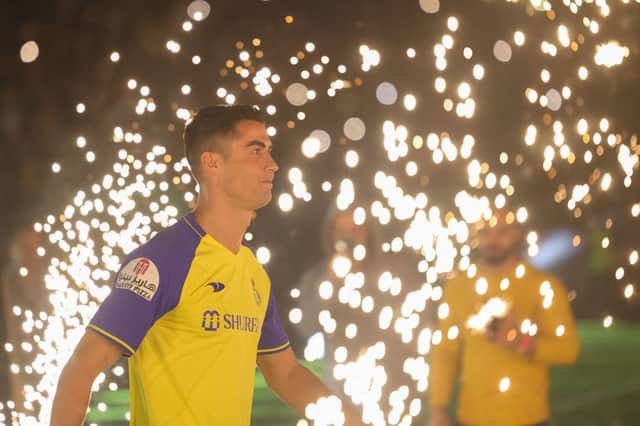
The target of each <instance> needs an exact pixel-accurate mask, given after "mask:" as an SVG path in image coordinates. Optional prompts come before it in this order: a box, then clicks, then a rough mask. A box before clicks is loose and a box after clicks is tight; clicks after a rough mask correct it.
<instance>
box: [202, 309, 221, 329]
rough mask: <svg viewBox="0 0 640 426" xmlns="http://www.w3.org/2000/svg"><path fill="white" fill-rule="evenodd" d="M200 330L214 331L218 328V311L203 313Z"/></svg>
mask: <svg viewBox="0 0 640 426" xmlns="http://www.w3.org/2000/svg"><path fill="white" fill-rule="evenodd" d="M202 328H203V329H204V330H206V331H216V330H218V329H219V328H220V313H219V312H218V311H204V312H203V313H202Z"/></svg>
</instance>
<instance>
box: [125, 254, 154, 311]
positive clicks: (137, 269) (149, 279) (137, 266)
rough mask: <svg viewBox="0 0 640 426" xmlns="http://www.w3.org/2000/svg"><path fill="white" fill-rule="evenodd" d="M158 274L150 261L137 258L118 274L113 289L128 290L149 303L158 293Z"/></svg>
mask: <svg viewBox="0 0 640 426" xmlns="http://www.w3.org/2000/svg"><path fill="white" fill-rule="evenodd" d="M159 285H160V273H159V272H158V267H157V266H156V264H155V263H153V261H152V260H151V259H147V258H145V257H139V258H137V259H133V260H132V261H130V262H129V263H127V264H126V265H125V266H124V268H122V270H121V271H120V272H119V273H118V276H117V278H116V282H115V285H114V287H115V288H121V289H125V290H129V291H131V292H133V293H135V294H137V295H138V296H140V297H142V298H143V299H145V300H147V301H149V300H151V299H153V296H154V295H155V294H156V291H158V286H159Z"/></svg>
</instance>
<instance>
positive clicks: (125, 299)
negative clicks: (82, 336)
mask: <svg viewBox="0 0 640 426" xmlns="http://www.w3.org/2000/svg"><path fill="white" fill-rule="evenodd" d="M135 253H136V252H134V253H132V256H130V257H129V258H128V259H127V261H126V262H125V263H124V266H123V267H122V269H121V270H120V271H119V272H118V275H117V276H116V278H115V280H114V283H113V287H112V289H111V293H110V294H109V296H108V297H107V298H106V299H105V301H104V302H103V303H102V305H101V306H100V308H99V309H98V312H96V314H95V316H94V317H93V319H92V320H91V322H90V324H89V328H90V329H91V330H92V331H93V332H95V333H97V334H100V335H101V336H102V337H103V338H105V340H109V341H111V342H112V343H113V344H115V345H118V346H119V347H120V352H121V353H122V354H124V355H127V356H129V355H132V354H133V353H134V352H135V351H136V350H137V349H138V346H139V345H140V343H141V342H142V339H143V338H144V336H145V335H146V334H147V332H148V331H149V329H150V328H151V327H152V326H153V324H154V323H155V321H156V320H157V319H158V318H160V317H161V316H162V315H164V313H166V312H167V311H168V310H170V309H172V308H173V307H174V306H175V305H176V304H177V301H178V299H179V292H176V291H174V290H175V289H174V288H173V287H175V286H173V287H172V286H171V285H170V282H169V275H168V272H167V265H166V262H162V259H159V258H158V257H155V256H144V255H135ZM147 254H148V253H147ZM178 291H179V289H178Z"/></svg>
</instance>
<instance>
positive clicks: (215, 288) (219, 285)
mask: <svg viewBox="0 0 640 426" xmlns="http://www.w3.org/2000/svg"><path fill="white" fill-rule="evenodd" d="M207 286H211V288H212V289H213V292H214V293H217V292H219V291H222V290H224V288H225V285H224V284H222V283H209V284H207Z"/></svg>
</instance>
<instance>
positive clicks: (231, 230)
mask: <svg viewBox="0 0 640 426" xmlns="http://www.w3.org/2000/svg"><path fill="white" fill-rule="evenodd" d="M253 215H254V212H252V211H250V210H243V209H238V208H234V207H233V206H232V205H231V204H230V203H225V202H219V203H217V202H214V200H213V199H211V198H209V199H206V198H204V197H201V198H200V199H199V200H198V205H197V206H196V208H195V209H194V210H193V216H194V218H195V219H196V222H198V224H199V225H200V226H201V227H202V229H204V231H205V232H206V233H207V234H209V235H211V236H212V237H213V238H214V239H215V240H216V241H218V242H219V243H220V244H222V245H223V246H225V247H226V248H227V249H229V251H231V252H232V253H234V254H237V253H238V251H239V250H240V246H241V245H242V238H243V237H244V233H245V232H246V230H247V228H248V227H249V225H250V224H251V220H252V219H253Z"/></svg>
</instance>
